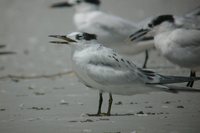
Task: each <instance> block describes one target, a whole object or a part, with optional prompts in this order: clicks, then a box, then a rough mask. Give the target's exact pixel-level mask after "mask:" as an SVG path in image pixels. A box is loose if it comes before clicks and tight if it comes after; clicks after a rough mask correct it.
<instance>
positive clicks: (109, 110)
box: [107, 93, 113, 116]
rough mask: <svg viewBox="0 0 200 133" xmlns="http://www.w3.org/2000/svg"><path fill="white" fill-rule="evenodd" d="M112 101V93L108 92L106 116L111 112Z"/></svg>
mask: <svg viewBox="0 0 200 133" xmlns="http://www.w3.org/2000/svg"><path fill="white" fill-rule="evenodd" d="M112 102H113V98H112V94H111V93H109V104H108V112H107V116H110V114H111V113H110V112H111V107H112Z"/></svg>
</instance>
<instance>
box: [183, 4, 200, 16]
mask: <svg viewBox="0 0 200 133" xmlns="http://www.w3.org/2000/svg"><path fill="white" fill-rule="evenodd" d="M185 16H186V17H196V16H200V6H199V7H197V8H195V9H193V10H191V11H189V12H187V13H186V14H185Z"/></svg>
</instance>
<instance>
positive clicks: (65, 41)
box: [49, 35, 76, 44]
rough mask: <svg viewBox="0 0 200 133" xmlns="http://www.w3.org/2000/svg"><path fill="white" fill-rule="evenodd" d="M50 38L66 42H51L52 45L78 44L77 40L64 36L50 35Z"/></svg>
mask: <svg viewBox="0 0 200 133" xmlns="http://www.w3.org/2000/svg"><path fill="white" fill-rule="evenodd" d="M49 37H53V38H58V39H61V40H64V41H50V43H55V44H70V43H72V42H76V41H75V40H73V39H71V38H69V37H67V36H64V35H49Z"/></svg>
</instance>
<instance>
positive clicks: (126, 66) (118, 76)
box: [86, 50, 138, 85]
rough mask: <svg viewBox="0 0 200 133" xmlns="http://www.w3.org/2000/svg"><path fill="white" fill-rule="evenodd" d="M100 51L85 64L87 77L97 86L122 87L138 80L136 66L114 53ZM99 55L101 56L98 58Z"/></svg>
mask: <svg viewBox="0 0 200 133" xmlns="http://www.w3.org/2000/svg"><path fill="white" fill-rule="evenodd" d="M108 53H109V54H107V51H104V50H103V51H102V54H97V55H96V56H95V55H93V58H92V59H93V60H91V61H90V62H89V63H88V64H87V70H86V71H87V75H88V76H89V77H90V78H91V79H93V80H94V81H96V82H97V83H99V84H104V85H124V84H132V83H133V82H135V81H136V80H138V77H137V73H136V72H135V68H136V66H135V65H134V64H133V63H132V62H131V61H129V60H127V59H125V58H122V57H121V56H120V55H118V54H116V53H115V52H113V51H112V52H108ZM99 55H101V56H99Z"/></svg>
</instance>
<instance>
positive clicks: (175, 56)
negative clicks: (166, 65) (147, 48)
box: [155, 40, 200, 69]
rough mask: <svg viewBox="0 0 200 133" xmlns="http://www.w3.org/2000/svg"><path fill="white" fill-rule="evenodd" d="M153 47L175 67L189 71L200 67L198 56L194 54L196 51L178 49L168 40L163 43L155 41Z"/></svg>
mask: <svg viewBox="0 0 200 133" xmlns="http://www.w3.org/2000/svg"><path fill="white" fill-rule="evenodd" d="M155 47H156V49H158V50H159V51H160V52H161V53H162V55H163V56H164V57H165V58H166V59H168V60H169V61H170V62H171V63H173V64H175V65H178V66H180V67H184V68H190V69H195V68H198V67H200V59H199V58H200V54H199V53H197V52H195V51H196V49H191V48H189V47H188V48H187V47H179V46H178V45H177V44H175V43H174V42H172V41H170V40H165V41H163V42H160V41H156V40H155Z"/></svg>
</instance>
